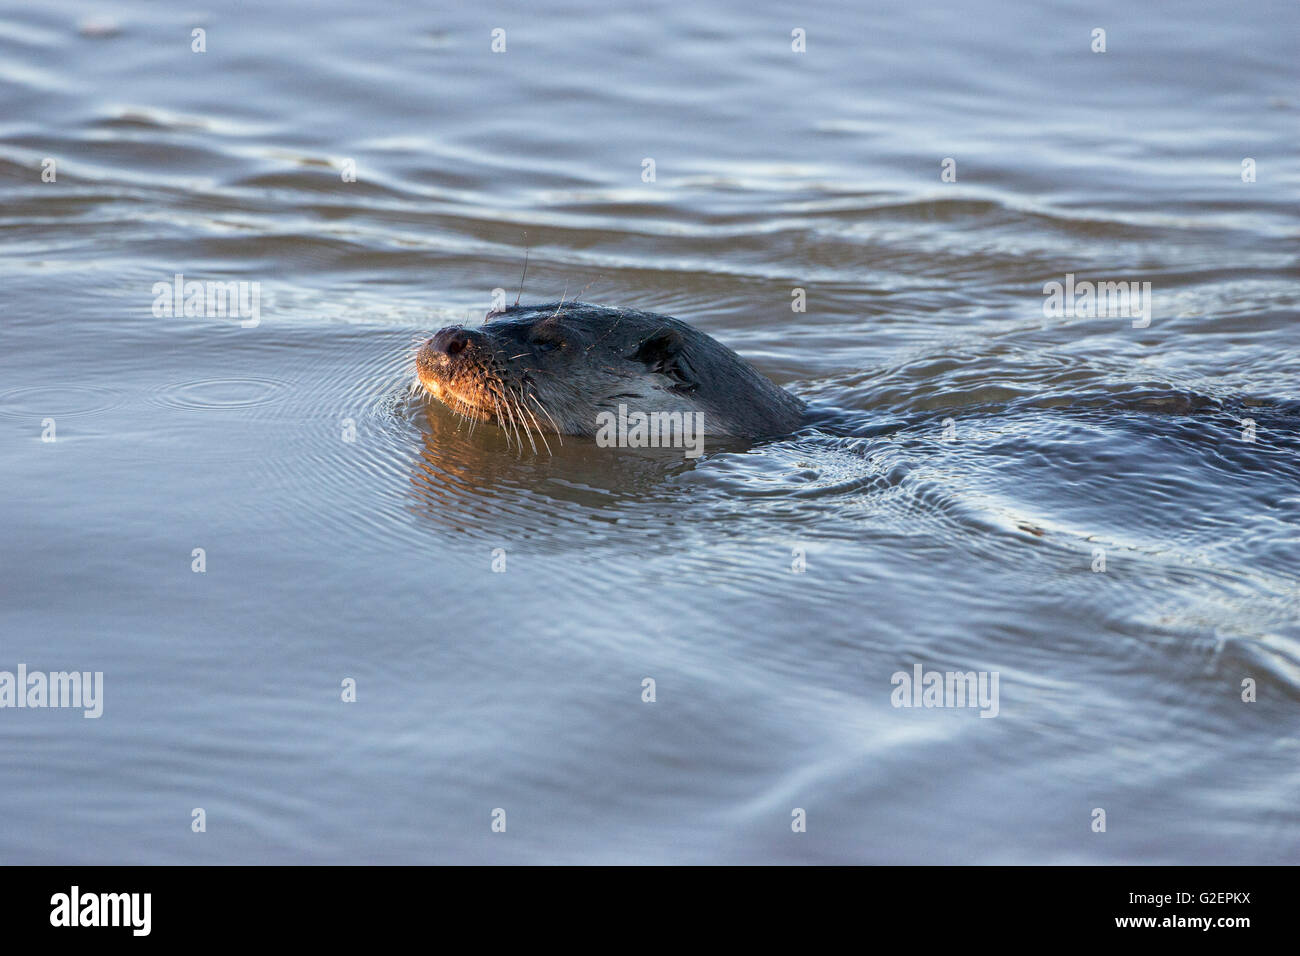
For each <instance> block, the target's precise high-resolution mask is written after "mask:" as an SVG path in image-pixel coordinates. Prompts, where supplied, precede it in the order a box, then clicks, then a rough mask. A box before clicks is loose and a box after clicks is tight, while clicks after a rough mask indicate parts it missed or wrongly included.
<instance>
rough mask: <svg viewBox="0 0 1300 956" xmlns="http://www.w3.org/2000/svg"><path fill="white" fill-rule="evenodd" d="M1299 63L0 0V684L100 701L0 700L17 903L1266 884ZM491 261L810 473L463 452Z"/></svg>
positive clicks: (881, 39)
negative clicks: (817, 867)
mask: <svg viewBox="0 0 1300 956" xmlns="http://www.w3.org/2000/svg"><path fill="white" fill-rule="evenodd" d="M195 29H201V30H203V31H205V32H204V33H202V34H200V35H199V36H198V37H197V38H196V36H195V34H194V32H193V31H194V30H195ZM498 29H500V30H503V31H504V34H497V35H496V37H495V39H494V33H493V31H494V30H498ZM1096 29H1102V30H1104V31H1105V47H1106V48H1105V52H1095V51H1094V49H1093V47H1094V46H1095V45H1097V43H1098V40H1097V39H1096V37H1095V34H1094V31H1095V30H1096ZM797 30H802V31H803V33H802V36H803V37H804V42H805V50H804V51H803V52H796V51H795V50H794V49H792V44H796V42H797V41H796V39H794V38H792V31H797ZM1297 30H1300V7H1297V5H1296V4H1295V3H1293V2H1289V0H1288V2H1281V0H1276V2H1274V0H1267V2H1261V3H1252V4H1246V5H1230V4H1225V3H1221V2H1220V3H1214V2H1197V0H1192V2H1186V3H1159V4H1144V5H1140V6H1135V5H1133V4H1131V3H1121V2H1117V0H1104V2H1100V3H1093V4H1089V5H1086V6H1085V5H1083V4H1078V3H1066V2H1059V0H1050V2H1041V0H1036V2H1026V3H990V2H984V0H978V2H975V3H969V2H966V3H962V2H957V0H945V2H940V3H927V2H924V0H918V2H907V3H886V4H869V5H868V4H857V3H850V2H847V0H830V2H825V0H822V2H819V3H817V4H816V5H814V6H813V7H811V8H810V7H808V6H805V5H792V6H790V7H789V8H782V7H780V6H778V5H774V4H772V5H769V4H762V3H760V4H754V3H749V2H743V3H742V2H739V0H707V2H705V3H700V4H688V5H662V6H660V5H650V6H647V5H646V4H641V3H637V4H606V5H597V6H591V5H585V4H578V3H565V2H552V3H541V4H539V3H519V4H501V3H488V4H477V5H469V6H466V5H459V4H441V5H437V6H435V5H421V4H404V3H389V2H383V0H379V2H373V3H369V4H346V3H341V2H337V0H325V2H319V3H310V4H306V3H303V4H294V3H285V4H270V5H264V4H252V3H249V4H222V3H216V4H212V5H209V6H207V7H206V8H203V9H187V8H186V7H184V6H183V5H182V6H174V5H158V4H148V3H141V2H124V3H118V4H97V3H84V4H83V3H67V2H61V0H54V2H50V3H43V4H40V5H31V4H22V3H13V2H12V0H10V2H7V3H2V4H0V251H2V253H3V255H2V256H0V323H2V324H0V344H2V345H3V348H0V373H2V374H0V476H2V480H3V488H4V492H5V494H4V495H3V498H2V499H0V516H2V521H3V528H4V534H3V545H2V546H0V561H3V583H2V585H0V595H2V599H0V600H2V602H0V671H11V672H16V669H17V668H18V666H19V665H24V666H25V667H26V668H27V669H28V670H29V671H44V672H50V671H70V670H76V671H84V672H91V673H92V674H93V673H95V672H102V674H103V678H102V685H101V686H102V697H101V700H100V703H101V705H102V715H101V716H100V717H98V718H97V719H86V718H84V717H83V716H82V711H81V710H78V709H71V708H69V709H52V708H23V709H18V708H16V707H15V708H4V709H0V780H2V781H3V786H2V787H0V820H3V824H2V825H0V860H3V861H4V862H12V863H113V862H131V863H239V862H344V863H345V862H382V863H389V862H393V863H396V862H432V863H470V862H513V863H540V862H589V863H601V862H609V863H626V862H651V863H666V862H696V863H714V862H740V863H755V862H840V863H854V862H867V863H881V862H888V863H897V862H910V863H940V862H943V863H1036V862H1049V863H1073V862H1083V863H1109V862H1131V863H1171V862H1181V863H1207V862H1218V863H1262V862H1275V863H1277V862H1295V861H1296V859H1297V850H1298V848H1300V835H1298V834H1300V809H1297V799H1296V795H1297V791H1298V788H1300V745H1298V743H1297V736H1296V734H1297V727H1298V726H1300V720H1298V719H1297V705H1298V704H1300V623H1298V622H1300V578H1298V577H1297V572H1298V571H1300V531H1298V530H1297V527H1298V523H1297V522H1298V520H1300V458H1298V457H1297V453H1298V452H1300V388H1298V387H1297V376H1296V371H1297V359H1296V357H1297V346H1298V345H1300V332H1298V331H1297V318H1298V317H1300V284H1298V282H1297V280H1298V279H1300V268H1298V266H1297V254H1298V253H1300V223H1298V222H1297V218H1296V212H1297V200H1298V199H1300V159H1298V157H1297V150H1296V144H1297V133H1298V132H1300V87H1298V86H1297V76H1298V72H1300V71H1298V70H1297V67H1296V56H1295V45H1296V36H1297ZM200 40H201V41H202V42H201V43H200ZM502 42H504V45H505V48H504V50H503V51H501V52H494V50H493V45H494V43H496V44H497V46H498V47H499V46H500V44H501V43H502ZM196 46H202V47H203V50H202V52H197V51H196V50H195V47H196ZM47 160H52V161H53V163H52V165H51V164H50V163H49V162H47ZM646 160H652V161H653V163H652V164H648V163H646ZM651 170H653V174H654V175H653V178H652V179H651V177H650V171H651ZM354 174H355V175H354ZM47 180H52V181H47ZM525 249H527V250H528V257H529V266H528V273H527V278H526V281H525V283H524V288H523V299H524V301H548V300H555V299H558V298H560V297H561V296H566V297H568V298H574V297H575V296H577V295H578V294H579V293H581V294H582V297H583V298H584V299H585V300H587V301H592V302H598V303H604V304H609V305H616V306H624V307H629V308H639V309H646V310H652V311H659V312H664V313H668V314H671V315H674V316H677V317H678V318H681V319H684V320H686V321H689V322H691V323H693V324H694V325H696V326H697V327H698V328H700V329H703V330H705V331H706V332H708V333H710V334H712V335H714V336H716V337H717V338H719V339H720V340H721V341H723V342H725V343H727V344H728V345H730V346H732V347H733V348H735V349H737V350H738V351H739V352H741V353H742V354H743V355H745V356H746V357H747V358H749V359H750V360H751V361H753V362H754V363H755V364H756V365H757V366H758V367H759V368H760V369H761V370H762V371H764V372H765V373H766V374H768V375H769V376H770V377H772V378H773V379H774V380H775V381H777V382H778V383H780V384H782V385H784V386H786V387H788V388H790V389H791V390H792V391H794V392H795V393H797V394H799V395H800V396H802V397H803V398H805V399H806V400H808V401H809V402H810V403H811V405H812V408H813V409H814V412H815V418H816V422H815V424H812V425H810V426H809V427H807V428H806V429H804V430H803V431H801V432H799V433H798V434H796V435H793V436H790V437H788V438H784V439H780V440H775V441H768V442H764V443H760V444H757V445H753V446H743V445H742V446H733V445H720V446H717V447H709V448H708V449H707V451H706V454H705V455H704V456H703V457H702V458H700V459H699V460H698V461H689V460H686V459H684V458H683V457H681V456H680V455H674V454H665V453H661V454H657V455H651V454H638V453H632V452H627V451H624V452H621V453H620V452H618V451H611V450H608V449H601V448H597V447H596V446H595V445H594V444H591V443H585V442H582V441H579V440H570V441H566V442H565V443H564V445H563V447H562V448H561V447H556V448H554V454H549V455H548V454H547V453H546V452H545V450H542V451H540V452H539V453H537V454H534V453H533V452H532V450H531V449H527V448H526V449H525V450H524V451H523V452H522V453H521V452H520V451H519V449H518V448H516V447H507V444H506V440H505V436H504V435H503V433H502V432H501V431H500V430H498V429H496V428H495V427H493V426H486V427H484V426H480V427H478V428H476V429H475V430H474V431H473V433H472V434H471V433H470V432H469V431H468V430H467V429H466V428H465V427H464V426H462V425H460V423H459V422H458V421H457V420H456V418H455V417H454V416H452V415H450V414H448V413H447V412H446V411H445V410H444V409H443V408H442V407H441V406H439V405H436V404H430V403H428V402H426V401H425V400H423V399H421V398H420V397H419V396H418V395H413V394H412V393H411V392H410V390H409V384H410V382H411V374H412V372H411V370H412V354H413V353H412V349H413V346H414V345H415V344H416V343H418V342H420V341H422V340H423V339H424V338H425V337H427V336H428V335H429V334H430V333H431V332H432V331H433V330H436V329H438V328H440V327H442V326H444V325H447V324H450V323H454V322H469V323H474V322H477V321H479V320H480V319H481V317H482V316H483V314H484V313H485V312H487V310H488V309H489V308H490V307H491V306H492V304H493V295H494V290H498V289H502V290H506V291H505V292H504V295H505V296H506V297H507V298H508V299H509V300H510V301H513V298H514V296H515V294H516V292H517V290H518V286H519V282H520V275H521V270H522V266H523V261H524V255H525ZM178 274H179V275H182V276H183V277H184V278H183V280H182V281H185V280H190V281H195V280H197V281H203V282H221V283H227V282H246V283H250V285H249V286H246V287H244V288H245V291H246V292H247V294H248V296H249V297H248V299H247V300H246V301H247V303H248V304H249V305H250V309H249V310H248V311H247V312H246V313H241V314H240V315H239V316H234V317H232V316H230V315H218V314H199V315H186V314H184V312H185V310H184V309H181V310H180V314H168V313H167V310H165V309H161V308H155V304H156V300H158V299H160V298H163V299H165V298H167V296H166V295H163V294H161V293H160V292H158V291H156V286H158V285H159V284H160V283H161V286H159V288H162V289H165V288H166V287H167V286H168V284H169V283H173V282H174V281H175V279H174V277H175V276H176V275H178ZM1067 276H1069V277H1072V278H1070V279H1068V280H1067ZM1067 281H1069V282H1070V283H1071V284H1076V283H1080V282H1089V281H1091V282H1124V283H1137V284H1138V285H1137V287H1136V288H1137V289H1138V290H1148V289H1149V310H1145V312H1144V311H1143V310H1141V309H1139V310H1136V313H1135V314H1133V315H1130V314H1128V313H1127V312H1125V313H1124V314H1118V313H1117V312H1116V310H1115V309H1114V308H1110V309H1109V310H1105V309H1103V310H1100V312H1101V313H1102V314H1097V315H1093V314H1089V313H1088V312H1087V310H1086V308H1081V309H1078V310H1071V311H1072V312H1073V314H1070V315H1063V314H1057V313H1054V312H1052V310H1050V309H1047V308H1045V303H1047V302H1048V297H1047V296H1046V295H1045V293H1044V288H1045V286H1048V285H1049V284H1050V283H1053V282H1059V283H1061V284H1062V285H1064V284H1065V283H1066V282H1067ZM252 283H256V285H255V286H254V285H251V284H252ZM1145 283H1150V285H1149V286H1146V285H1144V284H1145ZM1075 288H1077V285H1076V286H1075ZM796 290H802V293H799V292H797V291H796ZM254 291H255V293H256V295H257V300H256V302H257V310H256V315H255V316H254V315H252V310H251V305H252V303H253V298H252V295H253V293H254ZM501 294H502V293H497V295H498V297H499V296H500V295H501ZM1145 295H1146V292H1145V291H1139V296H1138V299H1139V300H1144V299H1145ZM801 296H802V298H803V301H804V302H805V303H806V308H805V310H804V311H796V309H797V306H798V299H799V298H800V297H801ZM1083 304H1084V305H1086V303H1083ZM1110 305H1111V306H1113V305H1114V303H1113V302H1111V303H1110ZM156 313H161V314H156ZM241 318H244V319H245V320H246V321H243V322H241V321H240V319H241ZM51 439H52V440H51ZM196 569H199V570H196ZM918 667H919V668H920V669H921V670H920V673H921V674H922V675H926V674H929V673H932V672H938V673H940V674H944V673H947V672H956V673H974V674H977V675H982V676H983V677H984V678H987V679H988V680H992V679H993V678H995V677H996V679H997V685H996V686H997V691H998V692H997V696H996V700H995V701H991V702H989V706H985V707H982V708H981V707H971V706H965V707H956V706H954V707H925V706H920V707H901V706H895V704H896V703H899V702H900V701H899V696H900V695H899V693H896V684H897V678H896V677H895V675H897V674H900V673H901V674H905V675H908V676H909V677H910V676H912V675H914V674H916V673H917V670H916V668H918ZM647 681H651V682H652V683H649V684H647V683H646V682H647ZM350 688H355V698H356V699H355V701H347V702H345V700H344V699H343V698H344V697H345V696H351V693H352V692H351V690H350ZM651 696H653V700H652V701H651V700H648V699H647V698H650V697H651ZM1243 698H1246V699H1243ZM1251 698H1253V699H1251ZM909 700H910V698H909ZM944 702H945V703H953V701H951V700H945V701H944ZM994 713H996V716H993V715H994ZM981 714H987V715H988V716H989V717H991V718H992V719H985V718H984V717H982V716H981ZM196 811H202V812H201V813H197V812H196ZM1098 811H1104V823H1105V830H1104V832H1102V831H1101V829H1100V827H1101V822H1100V821H1101V820H1102V819H1103V816H1102V814H1100V813H1099V812H1098ZM198 821H201V823H202V827H201V830H202V832H195V830H196V827H199V826H200V824H199V822H198ZM494 821H496V822H497V823H498V826H497V827H496V828H495V829H494ZM502 821H504V823H505V828H504V832H497V831H499V830H500V823H501V822H502ZM800 830H803V831H804V832H799V831H800Z"/></svg>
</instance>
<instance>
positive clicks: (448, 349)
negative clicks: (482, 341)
mask: <svg viewBox="0 0 1300 956" xmlns="http://www.w3.org/2000/svg"><path fill="white" fill-rule="evenodd" d="M475 334H476V333H474V332H471V331H469V330H468V329H463V328H461V327H460V326H459V325H449V326H447V327H446V328H445V329H439V330H438V331H437V332H435V333H434V335H433V338H431V339H429V341H428V342H426V343H425V344H424V348H425V350H426V351H428V352H429V353H430V354H432V355H440V356H445V357H447V358H455V357H456V356H457V355H459V354H460V353H461V352H463V351H465V347H466V346H467V345H469V344H470V343H471V342H473V341H474V338H475Z"/></svg>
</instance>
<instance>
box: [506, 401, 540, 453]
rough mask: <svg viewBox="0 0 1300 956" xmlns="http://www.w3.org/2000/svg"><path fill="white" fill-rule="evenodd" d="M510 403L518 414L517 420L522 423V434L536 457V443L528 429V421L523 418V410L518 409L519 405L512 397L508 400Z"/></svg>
mask: <svg viewBox="0 0 1300 956" xmlns="http://www.w3.org/2000/svg"><path fill="white" fill-rule="evenodd" d="M510 403H511V404H512V405H514V406H515V409H516V410H517V411H518V412H519V420H520V421H521V422H523V423H524V434H525V435H527V436H528V444H529V445H531V446H532V449H533V454H534V455H536V454H537V442H535V441H533V433H532V430H531V429H530V428H529V427H528V420H527V419H526V418H524V410H523V409H522V408H520V407H519V403H518V402H517V401H516V400H515V399H514V397H513V396H512V397H511V399H510Z"/></svg>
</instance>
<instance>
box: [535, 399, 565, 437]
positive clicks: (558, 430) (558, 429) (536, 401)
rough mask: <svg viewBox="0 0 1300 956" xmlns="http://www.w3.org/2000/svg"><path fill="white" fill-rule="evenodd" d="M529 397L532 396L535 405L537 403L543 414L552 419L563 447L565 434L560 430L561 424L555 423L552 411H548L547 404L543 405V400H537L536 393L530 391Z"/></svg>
mask: <svg viewBox="0 0 1300 956" xmlns="http://www.w3.org/2000/svg"><path fill="white" fill-rule="evenodd" d="M528 397H529V398H531V399H532V400H533V404H534V405H536V406H537V407H538V408H540V409H541V410H542V414H543V415H545V416H546V417H547V418H550V419H551V425H552V426H553V427H554V428H555V437H556V438H558V439H559V440H560V445H561V447H563V445H564V435H563V434H562V433H561V432H560V426H559V425H556V424H555V419H554V418H551V413H550V412H548V411H547V410H546V406H545V405H543V404H542V403H541V402H539V401H538V400H537V396H536V395H534V394H532V393H531V392H529V393H528Z"/></svg>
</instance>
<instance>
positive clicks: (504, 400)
mask: <svg viewBox="0 0 1300 956" xmlns="http://www.w3.org/2000/svg"><path fill="white" fill-rule="evenodd" d="M501 404H502V405H504V406H505V410H506V414H507V415H509V416H510V426H511V427H512V428H514V430H515V438H516V439H518V441H519V453H520V454H521V455H522V454H523V452H524V440H523V438H522V437H520V435H519V426H518V425H517V424H516V423H515V413H514V412H512V411H511V410H510V401H509V400H508V399H507V398H506V396H505V395H502V396H501Z"/></svg>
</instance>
